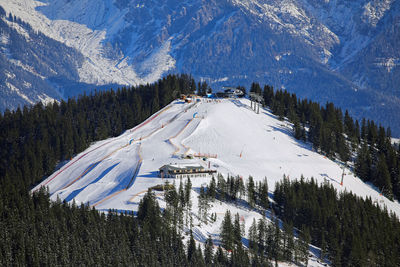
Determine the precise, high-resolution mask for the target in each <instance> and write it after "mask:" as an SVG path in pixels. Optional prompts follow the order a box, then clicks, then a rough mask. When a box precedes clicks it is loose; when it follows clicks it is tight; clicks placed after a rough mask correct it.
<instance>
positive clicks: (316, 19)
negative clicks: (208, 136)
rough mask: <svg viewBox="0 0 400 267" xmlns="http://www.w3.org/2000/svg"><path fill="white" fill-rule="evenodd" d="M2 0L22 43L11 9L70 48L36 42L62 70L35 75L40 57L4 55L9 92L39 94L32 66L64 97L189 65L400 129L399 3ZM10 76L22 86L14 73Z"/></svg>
mask: <svg viewBox="0 0 400 267" xmlns="http://www.w3.org/2000/svg"><path fill="white" fill-rule="evenodd" d="M1 5H2V6H3V8H4V9H5V13H6V14H5V17H3V19H2V20H3V22H4V23H3V24H4V25H5V26H4V27H8V28H10V29H13V30H14V31H16V34H19V36H20V38H21V41H20V42H21V43H25V44H26V45H28V46H34V45H35V44H32V43H36V44H37V41H36V40H35V39H32V37H30V39H29V38H28V37H26V36H24V35H23V34H22V33H21V32H18V30H17V28H18V27H20V26H18V25H16V24H15V23H14V22H13V23H11V22H9V21H7V18H8V15H9V13H12V14H13V15H15V16H16V17H19V18H21V19H22V20H23V21H25V22H27V23H28V24H29V25H30V27H31V28H32V29H33V31H35V32H37V33H40V35H41V36H42V38H48V39H49V40H50V39H51V40H52V42H53V43H56V44H57V45H58V47H61V46H62V47H64V49H65V51H63V53H62V55H60V54H61V53H58V54H59V55H52V54H51V53H50V51H52V52H53V53H54V54H57V53H56V52H57V51H60V48H57V49H54V48H52V47H51V45H50V43H51V42H50V41H49V45H48V46H40V48H41V51H49V52H48V53H46V55H42V56H41V57H38V58H39V59H40V60H38V62H39V61H41V60H43V61H44V62H46V61H51V60H53V63H54V65H55V67H54V68H59V70H57V71H55V72H56V73H57V75H56V74H53V76H52V75H50V74H46V73H44V74H43V75H42V74H40V75H41V76H43V77H40V76H37V75H36V76H35V74H34V73H33V71H36V68H37V67H36V65H37V64H35V66H33V63H32V64H30V63H29V62H28V61H29V60H28V59H27V60H28V61H26V62H25V63H24V64H25V65H26V66H31V67H32V68H25V69H24V68H22V67H20V68H22V69H24V71H25V72H26V75H22V76H20V75H17V74H16V73H15V71H10V70H9V68H10V67H11V66H12V67H13V68H18V66H17V65H16V64H15V62H13V61H11V62H10V63H5V64H3V66H1V69H0V72H1V73H2V74H0V75H3V77H4V79H5V82H4V83H2V86H3V87H4V88H6V89H7V88H8V91H10V92H11V91H12V90H13V89H11V88H10V86H8V85H7V83H9V84H11V85H13V86H14V87H15V88H16V89H17V90H19V91H20V92H22V93H23V94H24V95H26V96H28V95H29V96H31V95H32V96H34V95H38V94H40V93H39V91H40V90H42V89H40V90H39V89H38V88H39V87H38V86H32V87H30V88H26V87H23V86H22V85H23V82H24V81H25V79H27V78H25V77H26V76H29V75H31V76H32V75H33V76H35V77H36V78H37V79H38V80H42V82H45V83H46V85H47V87H46V88H48V90H49V92H50V91H51V90H54V88H56V91H57V92H58V93H59V96H58V98H59V97H66V96H71V95H76V94H79V93H82V91H83V90H86V89H88V88H90V87H91V88H95V87H96V88H99V87H100V86H106V87H107V86H108V87H111V85H110V84H113V85H114V86H116V85H135V84H140V83H147V82H153V81H155V80H157V79H158V78H160V77H162V75H165V74H167V73H171V72H185V73H189V74H192V75H193V76H194V77H195V78H197V79H203V80H206V81H208V82H209V83H211V84H212V86H213V88H219V87H220V86H221V85H239V84H240V85H246V86H248V85H249V84H250V83H251V82H252V81H257V82H260V83H261V84H264V83H268V84H271V85H274V86H275V88H285V89H287V90H289V91H292V92H296V93H297V94H298V95H299V96H301V97H309V98H311V99H313V100H317V101H320V102H321V103H325V102H326V101H333V102H334V103H335V104H337V105H339V106H341V107H342V108H346V109H349V110H350V112H351V113H352V114H353V115H355V116H357V117H362V116H366V117H368V118H371V119H374V120H377V121H379V122H381V123H383V124H385V125H386V126H388V125H390V126H391V128H392V130H393V132H394V133H396V134H397V135H400V116H399V115H398V114H400V87H399V86H398V84H399V79H400V68H399V64H400V55H399V53H400V50H399V49H398V47H399V46H400V38H399V37H400V35H399V29H400V28H399V23H400V2H399V1H394V0H369V1H368V0H356V1H344V0H335V1H329V0H325V1H322V0H284V1H276V0H192V1H189V0H187V1H178V0H163V1H161V0H148V1H142V0H113V1H112V0H108V1H104V0H42V1H34V0H24V1H20V0H10V1H7V3H2V4H1ZM2 27H3V26H2ZM2 38H3V37H2ZM3 39H4V38H3ZM3 39H1V40H3ZM4 40H5V39H4ZM1 44H2V47H5V48H4V49H3V50H1V51H0V54H1V56H3V57H6V58H7V59H8V60H10V58H12V57H10V54H7V51H8V50H7V49H8V48H7V45H6V44H5V41H2V43H1ZM8 53H9V52H8ZM20 53H22V51H21V52H20ZM32 53H33V54H34V53H36V50H35V49H32ZM50 55H51V56H50ZM67 55H68V56H67ZM57 56H58V57H57ZM14 57H17V56H14ZM29 58H35V56H29ZM45 58H46V59H45ZM54 59H56V60H54ZM61 59H62V60H64V61H60V60H61ZM7 62H9V61H7ZM61 62H64V63H61ZM67 62H68V63H67ZM38 64H39V63H38ZM48 64H49V63H48ZM61 69H63V70H61ZM31 70H32V71H31ZM7 71H8V72H9V73H11V74H8V76H7V74H6V73H7ZM21 71H22V70H21ZM36 73H39V72H38V71H36ZM59 73H60V74H59ZM61 73H64V74H61ZM65 73H69V74H68V75H67V74H65ZM13 74H14V75H16V78H15V80H19V83H20V84H22V85H20V84H19V83H18V84H17V82H10V79H11V77H9V76H10V75H11V76H12V75H13ZM28 74H29V75H28ZM54 80H56V81H57V82H54ZM30 83H31V82H30ZM4 84H5V86H4ZM31 84H33V83H31ZM41 87H43V88H45V87H44V86H41ZM35 90H36V91H35ZM2 91H4V92H5V90H2ZM13 92H15V89H14V91H13ZM46 95H48V96H50V97H52V98H57V95H52V94H50V93H46ZM1 97H2V101H4V100H3V99H4V98H5V99H7V95H6V94H4V96H3V95H2V96H1ZM28 98H29V100H30V101H36V100H37V98H36V99H34V98H30V97H28ZM5 101H6V100H5ZM4 103H6V102H4ZM4 107H5V106H1V108H2V109H4Z"/></svg>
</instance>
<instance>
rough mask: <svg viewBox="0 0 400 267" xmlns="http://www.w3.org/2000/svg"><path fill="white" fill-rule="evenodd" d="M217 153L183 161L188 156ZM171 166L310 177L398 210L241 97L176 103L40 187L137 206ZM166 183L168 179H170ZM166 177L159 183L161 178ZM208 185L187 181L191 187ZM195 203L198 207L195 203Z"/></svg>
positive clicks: (79, 199) (98, 202) (103, 204)
mask: <svg viewBox="0 0 400 267" xmlns="http://www.w3.org/2000/svg"><path fill="white" fill-rule="evenodd" d="M194 153H202V154H213V155H217V158H209V159H207V160H203V159H202V158H194V159H184V158H183V156H184V155H187V154H194ZM169 163H200V164H202V165H203V166H204V167H206V168H208V166H210V167H211V169H215V170H217V171H218V172H220V173H222V174H223V175H228V174H229V175H240V176H242V177H243V178H244V179H246V178H247V177H248V176H249V175H251V176H253V177H254V179H255V180H256V181H257V180H262V179H264V178H265V177H266V178H267V179H268V186H269V189H270V191H273V190H274V185H275V183H276V182H277V181H279V180H281V179H282V177H283V175H284V174H285V175H287V176H289V179H296V178H300V176H301V175H303V176H304V177H305V178H311V177H314V179H316V180H317V181H318V182H320V183H330V184H332V185H333V186H334V187H335V188H337V189H338V190H339V191H342V190H347V191H352V192H353V193H355V194H357V195H359V196H362V197H367V196H370V197H371V198H372V200H373V201H375V202H376V203H377V204H379V205H381V206H382V207H383V206H384V205H386V206H387V208H388V209H389V210H391V211H393V212H395V213H396V214H397V215H400V205H399V203H398V202H392V201H390V200H388V199H387V198H385V197H384V196H382V195H380V193H379V192H378V191H377V190H376V189H375V188H373V187H371V186H370V185H367V184H365V183H363V182H362V181H361V180H360V179H359V178H357V177H355V176H354V175H353V174H352V173H351V171H350V170H349V169H346V170H345V174H346V175H345V177H344V184H343V186H341V185H340V181H341V176H342V172H343V169H342V166H341V165H340V164H338V163H336V162H334V161H332V160H330V159H328V158H326V157H324V156H323V155H321V154H318V153H316V152H314V151H313V150H312V148H311V146H310V144H306V143H303V142H301V141H298V140H296V139H294V137H293V135H292V130H291V125H290V123H288V122H283V121H279V120H278V119H277V118H276V117H275V116H274V115H272V114H271V113H270V112H269V111H268V110H264V109H263V110H260V113H259V114H256V113H255V112H254V111H253V110H252V109H251V108H250V101H249V100H247V99H221V100H209V99H199V101H198V102H195V103H184V102H183V101H179V100H176V101H174V102H172V103H171V104H170V105H168V106H167V107H165V108H164V109H162V110H161V111H159V112H158V113H156V114H154V115H153V116H151V117H150V118H149V119H147V120H146V121H145V122H143V123H142V124H140V125H138V126H137V127H135V128H133V129H130V130H128V131H126V132H125V133H123V134H122V135H120V136H118V137H115V138H109V139H107V140H103V141H100V142H96V143H95V144H93V145H92V146H91V147H89V148H88V149H87V150H86V151H84V152H82V153H80V154H78V155H76V156H75V157H74V158H73V159H71V161H69V162H68V163H67V164H65V165H64V166H63V167H62V168H60V169H59V170H57V171H56V172H55V173H54V174H52V175H51V176H50V177H48V178H47V179H46V180H44V181H43V182H42V183H41V184H39V185H38V186H37V187H36V188H34V190H37V189H38V188H39V187H40V186H48V187H49V191H50V193H51V199H52V200H56V199H57V198H60V199H61V200H66V201H67V202H70V201H72V200H73V199H74V200H75V202H76V203H85V204H89V205H91V206H94V207H96V208H97V209H99V210H108V209H110V208H112V209H118V210H130V211H135V210H137V208H138V203H139V201H140V198H141V196H143V194H144V192H146V191H147V188H149V187H151V186H154V185H157V184H161V183H163V180H162V179H161V178H159V177H158V169H159V167H161V166H162V165H164V164H169ZM164 180H169V182H170V183H173V179H164ZM164 182H165V181H164ZM204 183H207V184H208V183H209V179H207V178H198V179H192V184H193V186H194V188H196V187H200V185H201V184H204ZM194 206H196V205H194Z"/></svg>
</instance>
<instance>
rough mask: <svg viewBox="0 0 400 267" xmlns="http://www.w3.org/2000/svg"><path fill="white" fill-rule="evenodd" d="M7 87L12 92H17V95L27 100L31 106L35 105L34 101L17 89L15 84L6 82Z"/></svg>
mask: <svg viewBox="0 0 400 267" xmlns="http://www.w3.org/2000/svg"><path fill="white" fill-rule="evenodd" d="M6 85H7V87H8V88H10V89H11V91H13V92H15V93H16V94H17V95H19V96H20V97H22V98H23V99H25V100H26V101H27V102H28V103H29V104H34V102H33V101H32V100H30V99H29V98H28V97H27V96H26V95H24V94H23V93H22V92H21V91H20V90H19V89H18V88H17V87H15V86H14V85H13V84H11V83H9V82H6Z"/></svg>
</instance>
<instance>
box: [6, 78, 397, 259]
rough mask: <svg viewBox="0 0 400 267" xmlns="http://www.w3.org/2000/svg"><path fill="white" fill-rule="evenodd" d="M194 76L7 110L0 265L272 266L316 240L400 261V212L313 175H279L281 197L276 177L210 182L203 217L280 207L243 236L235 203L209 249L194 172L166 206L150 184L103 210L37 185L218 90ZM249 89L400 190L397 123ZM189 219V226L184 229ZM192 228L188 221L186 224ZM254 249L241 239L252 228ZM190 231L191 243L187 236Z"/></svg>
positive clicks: (311, 138)
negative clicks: (202, 234) (394, 139)
mask: <svg viewBox="0 0 400 267" xmlns="http://www.w3.org/2000/svg"><path fill="white" fill-rule="evenodd" d="M209 90H210V88H209V87H208V85H207V84H205V83H199V84H196V82H195V81H194V79H193V78H192V77H191V76H189V75H184V74H182V75H168V76H166V77H164V78H163V79H160V80H159V81H158V82H156V83H154V84H147V85H141V86H137V87H131V88H120V89H118V90H116V91H113V90H110V91H99V92H95V93H93V94H90V95H81V96H79V97H77V98H70V99H68V100H67V101H61V102H60V103H57V102H55V103H53V104H50V105H46V106H44V105H42V104H40V103H39V104H36V105H33V106H30V107H28V106H25V107H23V108H18V109H17V110H15V111H8V110H7V111H6V112H4V114H0V128H1V129H2V130H1V131H0V229H1V231H0V265H2V266H3V265H4V266H21V265H28V266H55V265H60V266H61V265H62V266H65V265H74V266H75V265H84V266H93V265H96V266H98V265H102V266H104V265H113V266H114V265H122V266H250V265H253V266H270V265H272V264H273V263H274V262H275V263H276V262H278V261H287V262H294V263H297V264H306V262H307V257H308V244H309V243H312V244H314V245H317V246H319V247H321V248H322V251H323V253H322V255H321V258H322V259H323V260H324V259H329V260H330V261H331V262H332V264H333V265H334V266H375V265H376V266H399V265H400V260H399V255H400V245H399V244H400V224H399V221H398V218H397V217H396V216H394V215H393V214H389V213H388V212H387V211H386V210H380V209H379V208H378V207H376V205H375V204H374V203H373V202H372V201H371V200H370V199H366V200H362V199H360V198H358V197H355V196H354V195H352V194H350V193H342V194H339V195H338V194H337V192H336V191H335V190H334V189H333V188H332V187H329V186H327V185H323V186H318V185H317V184H316V183H315V182H314V181H313V180H311V181H309V182H305V181H304V180H300V181H297V182H293V183H291V182H288V181H287V179H284V180H283V182H282V183H279V184H277V186H276V190H275V192H274V201H271V199H270V198H269V197H268V184H267V182H266V180H264V181H261V182H255V181H254V179H253V178H252V177H249V178H248V179H247V180H246V183H244V182H243V180H242V179H241V178H240V177H227V178H226V179H225V178H224V177H222V176H220V175H218V176H217V177H216V179H212V180H211V181H210V184H209V185H207V187H203V188H201V189H200V196H199V205H201V207H199V214H198V216H199V218H201V219H202V220H203V222H202V223H207V221H210V220H215V218H216V215H215V214H208V213H207V210H208V207H209V205H211V204H212V202H213V201H215V199H218V200H219V201H225V202H233V203H237V204H238V205H244V206H246V207H249V208H250V209H253V210H256V211H258V212H260V213H261V214H266V213H268V214H271V215H270V216H271V217H270V218H271V220H272V221H273V223H268V222H267V220H263V219H261V220H259V221H254V222H252V224H251V227H250V232H249V233H245V232H244V231H243V226H242V225H241V221H240V218H239V217H238V215H237V214H230V212H227V213H226V214H225V216H224V220H223V223H222V225H221V229H222V230H221V246H217V247H216V245H214V244H213V240H212V239H211V237H210V238H209V239H208V240H207V241H206V242H205V244H204V246H203V247H200V246H199V245H196V243H195V241H194V237H193V233H192V232H191V230H190V229H191V228H192V218H191V216H192V215H191V212H190V209H191V201H190V198H191V196H190V191H191V184H190V180H187V181H186V182H185V183H183V182H181V183H180V184H179V187H178V188H177V186H175V185H174V186H170V187H167V188H168V190H167V192H166V201H167V208H166V209H164V210H161V209H160V207H159V206H158V203H157V201H156V199H155V195H154V194H153V193H152V192H151V190H149V192H148V193H147V194H146V196H145V197H144V198H143V199H142V200H141V202H140V205H139V210H138V212H137V214H135V215H134V214H130V213H121V212H117V211H113V210H110V211H109V212H108V213H106V214H105V213H101V212H98V211H96V210H95V209H91V208H90V207H88V206H85V205H76V204H75V203H72V204H68V203H65V202H62V201H55V202H51V201H50V200H49V192H48V191H47V189H45V188H42V189H41V190H39V191H37V192H35V193H31V192H30V190H31V189H32V187H33V186H34V185H36V184H37V183H39V182H40V181H41V180H43V179H44V178H46V177H47V176H48V175H50V174H51V173H53V171H54V170H55V169H56V168H57V166H59V165H60V164H63V163H65V162H66V161H68V160H69V159H70V158H71V157H73V156H74V155H76V154H77V153H79V152H82V151H83V150H85V149H86V148H88V147H89V146H90V144H91V143H92V142H95V141H98V140H102V139H104V138H108V137H112V136H118V135H120V134H121V133H122V132H123V131H125V130H126V129H129V128H132V127H134V126H135V125H138V124H139V123H141V122H142V121H144V120H145V119H146V118H147V117H149V116H150V115H151V114H153V113H155V112H157V111H158V110H160V109H161V108H163V107H165V106H166V105H168V104H169V103H170V102H171V101H172V100H174V99H176V98H178V97H179V96H180V95H181V94H188V93H193V92H196V91H198V92H200V93H201V94H204V93H205V92H209ZM251 91H252V92H255V93H258V94H260V95H262V96H263V99H264V104H265V105H266V106H268V107H269V108H270V109H271V110H272V112H273V113H274V114H276V115H277V116H278V117H279V118H280V119H285V117H286V118H288V119H289V120H290V121H292V122H293V125H294V135H295V137H296V138H298V139H301V140H304V141H307V142H311V143H312V144H313V147H314V149H315V150H317V151H319V152H320V153H324V154H325V155H326V156H327V157H330V158H332V159H335V160H340V161H341V162H342V163H343V164H348V166H349V167H352V166H354V167H353V168H354V171H355V172H356V173H357V174H358V175H359V176H360V177H361V178H362V179H363V180H364V181H366V182H371V183H373V184H375V185H376V186H377V187H378V188H379V189H380V190H381V191H382V193H383V194H385V195H386V196H388V197H390V198H397V199H399V197H400V186H399V169H400V153H399V150H398V148H396V147H395V146H393V145H392V144H391V143H390V129H384V128H383V127H381V126H377V125H376V124H375V123H374V122H373V121H365V120H363V121H362V122H361V125H360V124H359V122H358V121H355V120H353V119H352V118H351V117H350V116H349V114H348V112H345V114H344V115H343V113H342V111H341V110H340V109H338V108H336V107H334V105H333V104H331V103H327V104H326V105H325V106H320V105H319V104H317V103H314V102H311V101H309V100H298V99H297V97H296V95H294V94H289V93H288V92H286V91H281V90H278V91H276V92H274V90H273V88H272V87H271V86H268V85H267V86H265V87H264V89H263V90H261V87H260V86H259V85H258V84H256V83H253V85H252V87H251ZM184 226H186V227H184ZM185 229H189V231H186V230H185ZM245 234H246V236H248V242H247V244H248V246H246V247H245V246H243V243H242V241H243V236H245ZM184 235H185V236H186V239H187V240H184V239H183V238H182V237H183V236H184Z"/></svg>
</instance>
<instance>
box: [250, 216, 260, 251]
mask: <svg viewBox="0 0 400 267" xmlns="http://www.w3.org/2000/svg"><path fill="white" fill-rule="evenodd" d="M257 246H258V244H257V223H256V219H254V218H253V222H252V223H251V226H250V228H249V248H250V250H251V251H252V252H253V254H257Z"/></svg>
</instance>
